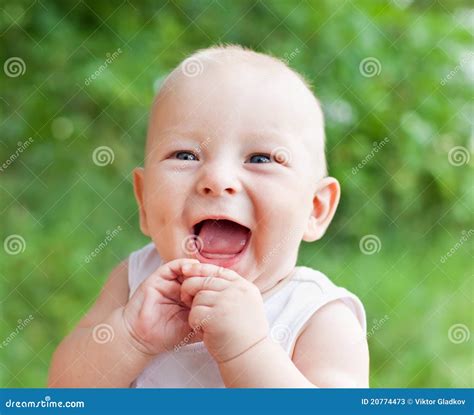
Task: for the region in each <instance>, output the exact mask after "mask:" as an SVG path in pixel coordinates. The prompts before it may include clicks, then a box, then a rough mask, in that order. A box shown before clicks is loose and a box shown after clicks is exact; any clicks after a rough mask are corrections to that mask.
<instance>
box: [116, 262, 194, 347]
mask: <svg viewBox="0 0 474 415" xmlns="http://www.w3.org/2000/svg"><path fill="white" fill-rule="evenodd" d="M194 263H199V261H198V260H196V259H187V258H182V259H176V260H174V261H170V262H168V263H166V264H164V265H162V266H161V267H159V268H158V269H157V270H156V271H155V272H154V273H153V274H151V275H150V276H149V277H148V278H147V279H146V280H145V281H143V282H142V284H141V285H140V286H139V287H138V288H137V290H136V291H135V292H134V294H133V295H132V297H131V298H130V300H129V301H128V303H127V304H126V306H125V307H124V312H123V319H124V323H125V327H126V328H127V329H128V332H129V334H130V336H131V337H132V339H133V340H134V342H135V345H136V346H137V348H139V349H140V350H141V351H143V352H144V353H148V354H153V355H156V354H159V353H162V352H164V351H166V350H171V349H172V348H173V347H174V346H176V345H177V344H179V343H180V342H181V341H182V340H183V339H184V338H185V337H186V336H187V335H188V334H189V333H190V332H191V331H192V329H191V327H190V326H189V324H188V316H189V311H190V310H189V307H187V306H186V305H184V304H183V303H182V302H181V301H180V293H181V282H182V281H183V274H182V271H181V269H182V266H183V265H185V264H194ZM193 340H194V341H197V340H199V336H193Z"/></svg>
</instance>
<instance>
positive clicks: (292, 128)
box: [48, 46, 369, 388]
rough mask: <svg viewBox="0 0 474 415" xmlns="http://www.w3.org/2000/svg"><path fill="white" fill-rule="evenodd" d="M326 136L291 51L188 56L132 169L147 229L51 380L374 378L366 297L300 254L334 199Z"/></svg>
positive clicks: (58, 355) (243, 382) (160, 99)
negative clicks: (287, 58)
mask: <svg viewBox="0 0 474 415" xmlns="http://www.w3.org/2000/svg"><path fill="white" fill-rule="evenodd" d="M324 141H325V137H324V120H323V115H322V113H321V109H320V106H319V103H318V100H317V99H316V98H315V97H314V95H313V94H312V93H311V91H310V90H309V88H308V87H307V85H306V83H305V82H304V80H303V79H302V77H301V76H299V75H298V74H297V73H295V72H294V71H293V70H292V69H290V68H289V67H288V66H287V65H286V64H285V63H284V62H282V61H280V60H278V59H276V58H273V57H270V56H268V55H264V54H260V53H256V52H254V51H250V50H246V49H243V48H241V47H239V46H220V47H215V48H210V49H206V50H201V51H198V52H196V53H195V54H194V55H192V56H191V57H190V58H188V59H186V60H185V61H183V62H182V63H181V64H180V65H179V66H178V67H177V68H176V69H175V70H174V71H173V72H172V73H171V74H170V75H169V76H168V78H167V79H166V80H165V82H164V83H163V85H162V86H161V89H160V91H159V93H158V95H157V97H156V99H155V101H154V105H153V108H152V111H151V116H150V122H149V129H148V137H147V144H146V156H145V167H144V168H143V169H142V168H137V169H135V171H134V190H135V196H136V199H137V202H138V206H139V212H140V228H141V230H142V232H143V233H144V234H145V235H147V236H149V237H150V238H151V240H152V242H151V243H150V244H149V245H146V246H145V247H143V248H142V249H140V250H138V251H136V252H133V253H132V254H131V255H130V256H129V258H128V259H126V260H125V261H124V262H122V263H121V264H119V265H118V266H117V267H116V268H115V269H114V270H113V271H112V273H111V275H110V277H109V279H108V280H107V282H106V284H105V286H104V288H103V290H102V292H101V294H100V296H99V298H98V300H97V302H96V303H95V304H94V306H93V307H92V308H91V310H90V311H89V312H88V313H87V314H86V315H85V316H84V317H83V319H82V320H81V321H80V322H79V323H78V325H77V327H76V329H75V330H74V331H73V332H72V333H71V334H69V336H67V337H66V338H65V339H64V340H63V341H62V342H61V344H60V345H59V347H58V348H57V350H56V351H55V353H54V356H53V359H52V364H51V368H50V373H49V381H48V385H49V386H51V387H176V388H182V387H213V388H218V387H256V388H312V387H330V388H337V387H368V377H369V356H368V348H367V342H366V336H365V331H366V326H365V324H366V322H365V312H364V308H363V306H362V304H361V302H360V301H359V299H358V298H357V297H356V296H355V295H354V294H352V293H351V292H349V291H347V290H346V289H344V288H342V287H337V286H336V285H334V284H333V283H332V282H331V281H330V280H329V279H328V278H327V277H326V276H325V275H324V274H322V273H321V272H319V271H316V270H313V269H311V268H308V267H296V266H295V265H296V260H297V254H298V248H299V245H300V243H301V241H302V240H304V241H309V242H311V241H316V240H319V239H320V238H321V237H322V236H323V235H324V233H325V231H326V229H327V227H328V226H329V223H330V222H331V220H332V218H333V216H334V213H335V210H336V207H337V205H338V202H339V196H340V187H339V183H338V181H337V180H336V179H334V178H332V177H328V175H327V169H326V161H325V154H324Z"/></svg>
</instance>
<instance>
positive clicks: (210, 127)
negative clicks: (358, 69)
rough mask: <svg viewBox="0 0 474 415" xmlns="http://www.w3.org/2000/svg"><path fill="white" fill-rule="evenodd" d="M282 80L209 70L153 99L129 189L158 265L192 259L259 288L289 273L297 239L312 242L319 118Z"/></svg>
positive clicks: (253, 72) (290, 82) (265, 72)
mask: <svg viewBox="0 0 474 415" xmlns="http://www.w3.org/2000/svg"><path fill="white" fill-rule="evenodd" d="M288 78H289V75H288V74H285V73H280V72H279V70H277V69H274V68H270V69H268V68H265V67H259V66H257V67H255V68H248V67H247V66H245V67H244V66H242V67H239V65H236V66H230V67H229V66H226V67H225V68H220V67H219V65H218V64H214V66H209V67H207V68H206V67H205V68H204V71H203V73H201V74H200V75H198V76H196V77H186V76H184V75H182V76H179V77H178V79H177V80H175V81H173V84H172V86H171V87H170V88H167V90H166V91H164V92H163V93H162V94H160V96H159V97H158V99H157V101H156V103H155V106H154V109H153V112H152V117H151V121H150V128H149V136H148V146H147V156H146V162H145V169H144V170H141V169H137V170H136V171H135V190H136V194H137V198H138V200H139V204H140V206H141V227H142V230H143V231H144V233H146V234H147V235H149V236H150V237H151V238H152V239H153V241H154V243H155V245H156V247H157V249H158V252H159V253H160V255H161V257H162V259H163V261H165V262H167V261H170V260H173V259H176V258H184V257H187V258H197V259H199V260H200V261H201V262H205V263H212V264H216V265H220V266H224V267H226V268H231V269H233V270H235V271H236V272H238V273H239V274H240V275H242V276H243V277H244V278H247V279H248V280H250V281H254V282H255V283H256V284H257V286H259V288H264V287H265V286H266V285H268V283H270V282H271V281H270V280H272V279H274V278H276V277H277V276H280V278H281V276H284V275H287V274H288V273H290V272H291V270H292V269H293V267H294V266H295V263H296V258H297V252H298V247H299V244H300V242H301V240H302V239H309V240H314V239H317V238H318V237H319V236H315V234H314V232H313V233H311V232H312V231H311V229H312V230H313V231H314V224H315V222H314V221H315V204H314V198H315V191H316V189H317V185H318V180H319V179H320V178H321V174H322V173H321V168H322V166H318V165H316V164H317V160H320V158H319V157H317V155H316V154H315V152H316V151H321V148H322V145H321V142H319V140H323V137H322V132H321V131H322V129H321V125H319V127H318V125H316V124H317V123H321V122H322V119H321V114H320V113H319V109H318V108H317V106H315V103H314V102H313V101H311V98H310V96H309V95H307V94H305V92H304V90H303V88H302V86H298V85H299V84H298V82H297V80H296V78H295V79H293V78H291V79H288ZM312 102H313V104H312ZM311 104H312V105H311ZM318 135H321V136H318ZM336 199H338V197H337V198H336ZM336 205H337V200H336ZM311 224H312V225H313V226H311ZM323 226H324V224H323Z"/></svg>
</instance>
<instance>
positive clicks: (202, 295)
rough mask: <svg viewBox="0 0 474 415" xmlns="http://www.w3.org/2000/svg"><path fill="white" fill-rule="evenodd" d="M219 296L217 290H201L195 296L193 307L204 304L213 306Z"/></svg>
mask: <svg viewBox="0 0 474 415" xmlns="http://www.w3.org/2000/svg"><path fill="white" fill-rule="evenodd" d="M218 297H219V293H218V292H217V291H206V290H202V291H199V292H198V293H197V294H196V295H195V296H194V299H193V304H192V306H191V309H192V307H197V306H203V305H205V306H208V307H212V306H214V305H216V302H217V298H218Z"/></svg>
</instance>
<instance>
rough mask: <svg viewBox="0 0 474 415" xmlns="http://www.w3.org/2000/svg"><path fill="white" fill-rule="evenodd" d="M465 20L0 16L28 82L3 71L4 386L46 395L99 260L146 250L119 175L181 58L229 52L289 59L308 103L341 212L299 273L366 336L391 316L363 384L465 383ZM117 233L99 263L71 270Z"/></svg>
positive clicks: (112, 9) (459, 13) (354, 11)
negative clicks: (368, 62)
mask: <svg viewBox="0 0 474 415" xmlns="http://www.w3.org/2000/svg"><path fill="white" fill-rule="evenodd" d="M469 7H470V3H468V2H467V1H466V2H462V1H454V0H453V1H438V2H430V1H411V0H394V1H391V2H390V1H387V2H373V1H369V0H362V1H343V0H336V1H329V0H325V1H317V2H316V1H273V2H260V1H257V2H253V1H239V2H232V1H224V0H220V1H211V2H209V1H183V2H162V3H161V2H155V1H142V2H122V3H118V2H91V1H85V2H72V1H57V0H56V1H52V0H41V1H36V2H28V1H12V0H9V1H4V2H3V3H2V9H3V10H2V14H1V17H0V33H2V34H1V42H2V47H1V49H0V58H1V60H0V61H1V63H2V65H4V63H6V61H7V59H9V58H11V57H18V58H20V59H21V60H22V61H23V62H24V64H25V73H24V74H22V75H20V76H16V77H12V76H7V73H6V69H5V67H3V72H2V73H1V74H0V79H1V93H0V101H1V103H0V105H1V108H2V112H1V125H2V134H1V136H0V144H1V145H0V162H3V161H5V160H8V159H10V158H11V157H12V154H15V153H16V152H17V149H18V147H19V146H21V144H22V143H24V142H25V141H27V140H28V138H29V137H31V138H32V139H33V142H32V144H31V145H30V146H29V147H28V148H27V149H25V151H23V152H22V153H21V154H20V155H19V157H17V158H15V160H14V161H13V162H12V163H11V164H10V165H9V166H8V168H6V169H3V171H1V172H0V212H1V216H0V229H1V235H0V236H1V238H2V241H3V240H5V239H6V238H7V237H8V236H9V235H12V234H16V235H21V236H22V238H24V240H25V250H24V252H21V253H19V254H18V255H8V254H7V253H5V250H2V251H0V278H1V279H0V281H1V284H0V287H1V298H2V308H1V311H2V313H1V319H0V335H1V338H0V342H1V340H2V339H6V338H7V337H8V336H9V335H10V333H11V332H12V331H14V330H15V328H16V326H17V321H18V320H19V319H25V318H27V317H28V316H29V315H30V314H32V315H33V316H34V320H33V322H31V323H30V324H29V325H28V326H26V327H25V328H24V329H22V330H21V331H20V333H19V334H18V336H16V337H15V338H14V339H13V340H11V342H9V344H8V345H7V346H4V347H1V348H0V353H1V354H0V356H1V362H0V368H1V369H2V370H0V373H1V374H0V385H2V386H43V385H45V382H46V373H47V367H48V364H49V360H50V358H51V354H52V352H53V351H54V349H55V347H56V346H57V344H58V343H59V341H60V339H62V338H63V337H64V335H65V334H66V333H67V332H68V331H69V330H71V329H72V328H73V327H74V324H75V323H76V322H77V321H78V319H79V318H80V317H81V316H82V315H83V314H84V312H85V311H86V310H87V309H88V308H89V307H90V305H91V304H92V302H93V301H94V299H95V297H96V295H97V294H98V292H99V290H100V288H101V286H102V285H103V282H104V280H105V278H106V277H107V274H108V272H110V270H111V268H112V267H113V266H114V264H116V263H117V262H118V261H119V260H120V259H122V258H125V257H126V256H127V255H128V253H129V252H131V251H132V250H134V249H137V248H139V247H140V246H142V245H143V244H145V243H146V242H147V240H146V239H145V238H144V237H143V236H142V235H141V234H140V233H139V228H138V221H137V210H136V206H135V201H134V198H133V192H132V185H131V176H130V173H131V171H132V169H133V168H134V167H135V166H137V165H140V164H141V163H142V159H143V145H144V140H145V132H146V124H147V118H148V111H149V107H150V103H151V100H152V97H153V94H154V92H155V91H156V90H157V88H158V87H159V85H160V82H161V81H162V80H163V78H164V77H165V76H166V74H167V73H168V72H169V71H170V69H172V68H173V67H174V66H175V65H176V64H178V63H179V62H180V61H181V60H182V59H183V58H184V57H186V56H187V54H189V53H191V52H193V51H194V50H196V49H198V48H204V47H207V46H210V45H213V44H216V43H238V44H241V45H244V46H248V47H251V48H253V49H255V50H258V51H262V52H265V53H270V54H273V55H275V56H279V57H281V58H285V59H288V61H289V64H290V65H291V66H292V67H293V68H295V69H296V70H297V71H299V72H301V73H302V74H304V75H305V77H306V78H307V79H308V80H309V81H310V82H311V84H312V85H313V89H314V92H315V93H316V94H317V96H318V97H319V98H320V100H321V102H322V105H323V109H324V112H325V114H326V132H327V155H328V160H329V167H330V174H331V175H332V176H335V177H337V178H338V179H339V180H340V182H341V186H342V200H341V204H340V206H339V210H338V213H337V215H336V218H335V221H334V223H333V225H332V226H331V228H330V229H329V231H328V233H327V235H326V237H325V238H324V239H323V240H322V241H320V242H318V243H315V244H303V246H302V249H301V255H300V258H299V263H300V264H306V265H309V266H313V267H315V268H318V269H321V270H322V271H323V272H326V273H327V274H328V275H329V276H330V277H331V278H332V279H333V280H334V281H335V282H336V283H337V284H339V285H342V286H346V287H347V288H348V289H350V290H352V291H354V292H355V293H356V294H358V295H359V296H360V297H361V299H362V301H363V302H364V305H365V306H366V310H367V318H368V328H369V330H370V328H371V326H373V325H374V324H376V323H374V321H375V320H377V321H379V320H380V319H381V318H383V317H384V316H385V315H387V316H388V317H389V318H388V320H387V321H386V322H384V324H383V325H382V326H381V327H380V328H378V324H376V325H377V330H376V332H374V333H372V335H371V337H370V338H369V342H370V347H371V368H372V373H371V384H372V386H379V387H384V386H385V387H397V386H401V387H403V386H410V387H443V386H446V387H449V386H452V387H454V386H458V387H472V386H473V375H472V372H471V371H470V370H469V368H470V366H471V364H472V358H473V353H472V339H471V340H469V339H468V340H467V341H465V342H462V343H459V344H457V343H453V342H451V341H450V340H449V338H448V330H449V328H450V327H451V326H453V325H454V324H458V323H462V324H464V325H466V326H467V327H468V328H469V330H470V331H472V292H473V291H472V270H473V269H472V262H471V261H470V255H469V254H472V240H468V241H467V242H466V243H463V244H462V246H461V247H460V248H459V249H457V250H456V252H455V254H454V255H453V256H452V257H451V258H450V259H449V261H446V262H445V263H442V262H440V257H441V256H442V255H445V254H446V252H448V251H449V250H450V249H451V248H452V247H453V246H454V245H455V244H456V242H458V241H459V239H460V238H461V236H462V233H461V232H462V231H463V230H468V229H470V228H471V227H472V210H471V208H470V207H471V206H472V205H473V203H472V202H473V187H472V179H473V176H472V162H470V161H469V160H466V163H460V165H458V166H457V165H455V163H453V162H452V151H453V149H454V148H455V147H457V146H460V147H461V148H462V153H461V156H462V157H465V158H467V159H469V158H470V154H471V151H472V145H473V141H472V132H471V131H472V129H471V128H472V127H471V126H470V124H471V122H472V115H473V111H472V100H470V98H472V81H473V77H474V59H473V51H472V31H473V30H472V29H473V26H474V25H473V17H474V11H473V10H472V9H470V8H469ZM117 51H120V53H118V52H117ZM114 53H115V55H117V56H116V58H115V59H113V62H111V63H110V64H108V65H107V67H106V68H105V69H104V70H101V71H100V74H99V76H98V77H97V79H95V80H90V77H91V75H92V74H93V73H94V72H96V71H98V70H99V68H100V67H101V65H104V64H105V62H106V59H107V58H110V57H111V56H115V55H114ZM367 58H370V59H372V62H375V63H376V66H377V65H378V66H377V68H376V71H377V74H375V75H374V76H364V74H363V70H361V68H360V65H361V63H362V61H363V60H364V59H367ZM366 75H367V74H366ZM88 80H89V81H88ZM385 138H387V144H386V145H385V146H384V147H383V148H381V149H380V151H378V152H377V153H376V154H373V155H374V157H371V158H370V159H368V158H367V157H368V155H369V154H371V152H372V151H373V149H374V148H375V147H376V146H377V145H378V144H377V143H380V142H381V141H382V140H384V139H385ZM98 146H108V147H110V148H112V149H113V152H114V161H113V163H112V164H110V165H107V166H104V167H100V166H97V165H95V164H94V163H93V162H92V153H93V151H94V150H95V149H96V148H97V147H98ZM363 160H365V162H366V163H365V165H364V166H363V168H359V169H357V171H355V170H354V169H355V168H356V167H357V166H358V165H359V163H361V162H362V161H363ZM450 160H451V162H450ZM354 171H355V173H354ZM117 226H121V228H122V231H121V232H120V233H119V234H118V236H117V237H115V238H114V239H113V240H112V241H111V242H110V244H109V245H108V247H107V249H106V250H104V251H103V252H101V254H100V255H99V256H98V257H96V258H94V259H93V260H92V261H90V262H89V263H88V262H86V261H85V257H86V256H87V255H89V254H90V252H92V251H93V250H94V249H95V248H96V247H97V246H98V244H100V242H101V241H103V240H104V238H106V236H107V232H108V231H111V230H113V229H115V228H117ZM367 234H374V235H377V237H378V238H379V239H380V241H381V244H382V246H381V249H380V252H378V253H377V254H374V255H364V254H362V253H361V250H360V249H359V241H360V240H361V238H362V237H363V236H364V235H367ZM469 309H470V310H471V312H468V310H469Z"/></svg>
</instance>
